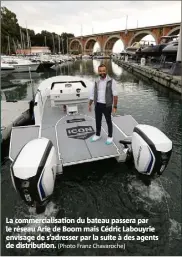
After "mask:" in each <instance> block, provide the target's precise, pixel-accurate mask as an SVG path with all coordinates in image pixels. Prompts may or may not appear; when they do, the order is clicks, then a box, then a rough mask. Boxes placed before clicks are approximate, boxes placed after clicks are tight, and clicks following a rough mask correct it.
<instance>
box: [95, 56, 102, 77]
mask: <svg viewBox="0 0 182 257" xmlns="http://www.w3.org/2000/svg"><path fill="white" fill-rule="evenodd" d="M100 64H101V60H96V59H95V60H93V71H94V73H95V75H98V67H99V65H100Z"/></svg>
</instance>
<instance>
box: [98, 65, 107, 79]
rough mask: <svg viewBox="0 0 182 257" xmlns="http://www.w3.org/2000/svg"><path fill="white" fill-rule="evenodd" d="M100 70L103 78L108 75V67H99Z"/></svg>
mask: <svg viewBox="0 0 182 257" xmlns="http://www.w3.org/2000/svg"><path fill="white" fill-rule="evenodd" d="M98 72H99V76H100V77H101V78H102V79H105V77H106V75H107V74H106V67H99V69H98Z"/></svg>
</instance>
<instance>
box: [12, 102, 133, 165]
mask: <svg viewBox="0 0 182 257" xmlns="http://www.w3.org/2000/svg"><path fill="white" fill-rule="evenodd" d="M78 110H79V114H77V115H67V114H66V113H65V112H64V111H63V108H62V107H53V108H52V107H51V103H50V99H49V98H48V99H47V100H46V103H45V106H44V114H43V118H42V126H41V137H46V138H48V139H50V140H51V141H52V143H53V145H54V147H55V148H56V152H57V159H58V163H60V164H61V163H62V164H63V166H64V165H65V166H66V165H72V164H76V163H79V162H85V161H92V160H99V159H105V158H111V157H116V156H119V155H120V153H121V151H122V145H121V144H120V143H119V140H121V139H125V138H127V137H128V136H130V137H131V135H132V132H133V129H134V127H135V126H136V125H137V122H136V121H135V120H134V119H133V117H132V116H130V115H126V116H120V117H113V118H112V120H113V122H114V123H115V124H116V125H117V126H118V127H119V128H120V129H121V130H122V131H123V132H124V134H123V133H121V132H120V131H119V130H118V128H117V127H116V126H114V124H113V138H114V144H111V145H106V144H105V142H106V139H107V132H108V128H107V124H106V121H105V119H104V116H103V122H102V131H101V136H102V137H101V139H100V140H98V141H96V142H90V139H91V137H92V135H93V134H95V114H94V108H92V112H88V105H87V104H82V105H79V106H78ZM80 119H84V120H80ZM85 130H86V131H85ZM38 131H39V127H30V128H26V129H22V128H19V129H18V128H16V129H15V128H14V129H13V138H12V143H13V145H18V147H16V150H13V151H14V152H13V151H12V153H11V156H12V158H13V157H15V156H16V154H17V151H18V150H20V149H21V147H22V146H23V145H24V144H25V143H27V142H28V141H30V140H32V139H33V138H37V137H38ZM15 133H16V137H15ZM22 133H23V134H22ZM24 133H25V134H24ZM22 135H23V136H22ZM16 138H17V139H16ZM20 138H21V140H20V141H21V142H19V140H18V139H20ZM22 138H24V139H23V140H22ZM15 141H16V142H15Z"/></svg>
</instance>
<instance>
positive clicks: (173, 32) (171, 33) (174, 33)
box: [166, 26, 180, 36]
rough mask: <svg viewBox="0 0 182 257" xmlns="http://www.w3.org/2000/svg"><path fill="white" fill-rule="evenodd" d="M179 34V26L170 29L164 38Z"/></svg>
mask: <svg viewBox="0 0 182 257" xmlns="http://www.w3.org/2000/svg"><path fill="white" fill-rule="evenodd" d="M179 33H180V26H178V27H175V28H173V29H171V30H170V31H169V32H168V33H167V35H166V36H173V35H178V34H179Z"/></svg>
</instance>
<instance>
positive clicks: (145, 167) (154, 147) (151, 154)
mask: <svg viewBox="0 0 182 257" xmlns="http://www.w3.org/2000/svg"><path fill="white" fill-rule="evenodd" d="M131 150H132V155H133V159H134V164H135V168H136V169H137V171H138V172H139V173H142V174H145V175H154V174H156V173H157V174H158V175H162V173H163V171H164V170H165V168H166V167H167V164H168V162H169V159H170V156H171V153H172V141H171V140H170V139H169V138H168V137H167V136H166V135H165V134H164V133H163V132H161V131H160V130H159V129H157V128H155V127H152V126H149V125H137V126H136V127H135V128H134V130H133V134H132V142H131Z"/></svg>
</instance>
